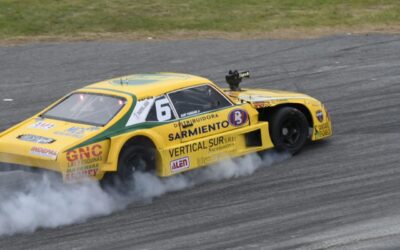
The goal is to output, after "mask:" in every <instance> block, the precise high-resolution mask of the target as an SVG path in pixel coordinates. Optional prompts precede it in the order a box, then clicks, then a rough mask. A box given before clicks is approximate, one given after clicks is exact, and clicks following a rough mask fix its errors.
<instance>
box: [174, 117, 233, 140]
mask: <svg viewBox="0 0 400 250" xmlns="http://www.w3.org/2000/svg"><path fill="white" fill-rule="evenodd" d="M227 127H229V122H228V121H222V122H215V123H212V124H208V125H203V126H200V127H196V128H192V129H188V130H183V131H180V132H176V133H170V134H169V135H168V140H169V141H174V140H180V139H183V138H187V137H191V136H196V135H201V134H206V133H209V132H212V131H217V130H220V129H222V128H227Z"/></svg>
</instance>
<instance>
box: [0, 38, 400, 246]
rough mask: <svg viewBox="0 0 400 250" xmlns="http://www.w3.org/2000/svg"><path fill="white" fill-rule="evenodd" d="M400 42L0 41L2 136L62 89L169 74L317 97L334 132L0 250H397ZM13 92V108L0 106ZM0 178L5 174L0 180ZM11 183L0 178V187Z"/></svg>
mask: <svg viewBox="0 0 400 250" xmlns="http://www.w3.org/2000/svg"><path fill="white" fill-rule="evenodd" d="M399 51H400V37H398V36H383V35H369V36H366V35H365V36H333V37H324V38H320V39H315V40H297V41H265V40H255V41H225V40H204V41H168V42H131V43H105V42H104V43H96V42H88V43H72V44H37V45H36V44H35V45H25V46H17V47H0V65H1V68H0V79H1V82H0V107H1V109H0V130H3V129H5V128H7V127H9V126H11V125H12V124H14V123H16V122H18V121H21V120H23V119H24V118H26V117H28V116H30V115H33V114H34V113H35V112H37V111H39V110H40V109H41V108H43V107H45V106H47V105H48V104H49V103H51V102H52V101H54V100H56V99H58V98H59V97H60V96H62V95H63V94H65V93H67V92H68V91H70V90H73V89H76V88H78V87H81V86H83V85H85V84H87V83H91V82H95V81H97V80H102V79H106V78H111V77H115V76H119V75H124V74H129V73H133V72H153V71H176V72H188V73H193V74H200V75H203V76H208V77H210V78H211V79H212V80H215V81H216V82H218V83H221V84H223V83H222V81H223V78H224V75H225V73H226V71H227V70H228V69H235V68H239V69H250V70H251V72H252V78H251V80H248V81H247V82H245V83H244V85H246V86H251V87H263V88H267V87H268V88H279V89H286V90H293V91H301V92H305V93H307V94H310V95H312V96H315V97H316V98H318V99H320V100H322V101H323V102H324V103H325V104H326V106H327V107H328V109H329V110H330V112H331V116H332V119H333V120H334V129H335V135H334V137H332V138H331V139H330V140H328V141H326V142H321V143H315V144H313V145H310V146H309V147H308V148H307V149H306V150H304V151H303V152H302V153H301V154H300V155H298V156H296V157H293V158H291V159H288V160H286V161H284V162H281V163H278V164H275V165H273V166H272V167H269V168H264V169H261V170H259V171H258V172H257V173H256V174H254V175H252V176H249V177H245V178H239V179H233V180H225V181H221V182H218V183H207V184H205V185H202V186H197V187H194V188H192V189H189V190H184V191H180V192H176V193H170V194H167V195H164V196H162V197H161V198H158V199H156V200H154V201H153V202H152V203H151V204H133V205H131V206H129V207H128V208H127V209H125V210H123V211H120V212H117V213H114V214H112V215H110V216H106V217H101V218H95V219H91V220H89V221H88V222H86V223H82V224H77V225H72V226H66V227H61V228H59V229H43V230H39V231H37V232H36V233H33V234H19V235H14V236H11V237H4V236H3V237H0V248H3V249H222V248H235V249H259V248H264V249H326V248H328V249H382V248H384V249H399V248H400V209H399V208H400V168H399V165H400V164H399V161H400V155H399V152H400V143H399V141H400V133H399V127H400V125H399V124H400V115H399V106H400V53H399ZM5 98H13V99H14V101H13V102H3V101H2V100H3V99H5ZM2 177H3V178H2ZM16 183H18V182H15V181H12V182H11V181H10V178H6V177H5V175H3V176H1V175H0V186H1V192H6V189H7V188H14V187H15V186H17V184H16Z"/></svg>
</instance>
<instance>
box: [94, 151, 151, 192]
mask: <svg viewBox="0 0 400 250" xmlns="http://www.w3.org/2000/svg"><path fill="white" fill-rule="evenodd" d="M155 156H156V154H155V149H153V148H151V147H145V146H140V145H126V146H124V148H123V149H122V150H121V153H120V155H119V158H118V169H117V172H114V173H107V174H106V175H105V176H104V178H103V179H102V180H101V182H100V184H101V186H102V187H103V188H104V187H106V188H107V187H114V188H117V190H119V191H122V192H129V191H131V190H132V189H133V187H134V173H135V172H138V171H139V172H149V171H153V170H154V169H155V159H156V157H155Z"/></svg>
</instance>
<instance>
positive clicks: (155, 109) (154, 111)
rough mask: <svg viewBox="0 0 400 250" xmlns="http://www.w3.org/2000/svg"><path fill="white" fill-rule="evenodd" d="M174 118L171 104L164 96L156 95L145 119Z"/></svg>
mask: <svg viewBox="0 0 400 250" xmlns="http://www.w3.org/2000/svg"><path fill="white" fill-rule="evenodd" d="M173 119H175V115H174V113H173V112H172V109H171V105H170V103H169V101H168V99H167V98H166V97H165V96H160V97H157V98H156V99H155V101H154V104H153V106H152V107H151V109H150V112H149V114H148V115H147V118H146V121H159V122H163V121H169V120H173Z"/></svg>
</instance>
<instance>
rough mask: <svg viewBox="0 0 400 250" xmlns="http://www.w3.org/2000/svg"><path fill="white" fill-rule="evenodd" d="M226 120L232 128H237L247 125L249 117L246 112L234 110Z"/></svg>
mask: <svg viewBox="0 0 400 250" xmlns="http://www.w3.org/2000/svg"><path fill="white" fill-rule="evenodd" d="M228 120H229V123H230V124H231V125H232V126H235V127H239V126H242V125H243V124H246V123H247V121H248V120H249V115H248V114H247V111H246V110H243V109H235V110H232V111H231V112H230V113H229V115H228Z"/></svg>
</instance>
